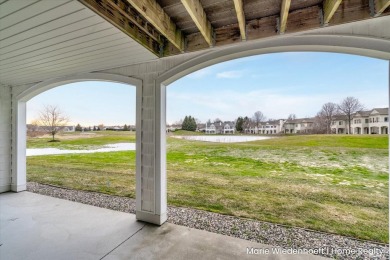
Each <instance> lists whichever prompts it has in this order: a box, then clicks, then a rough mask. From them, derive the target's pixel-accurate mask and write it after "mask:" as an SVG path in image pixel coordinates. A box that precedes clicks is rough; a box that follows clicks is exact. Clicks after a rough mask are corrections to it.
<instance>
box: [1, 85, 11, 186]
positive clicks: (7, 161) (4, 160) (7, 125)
mask: <svg viewBox="0 0 390 260" xmlns="http://www.w3.org/2000/svg"><path fill="white" fill-rule="evenodd" d="M11 97H12V94H11V87H10V86H0V193H1V192H6V191H9V190H11V125H12V122H11V118H12V117H11V111H12V109H11V106H12V105H11V104H12V103H11Z"/></svg>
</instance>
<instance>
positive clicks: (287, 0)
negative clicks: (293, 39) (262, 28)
mask: <svg viewBox="0 0 390 260" xmlns="http://www.w3.org/2000/svg"><path fill="white" fill-rule="evenodd" d="M290 4H291V0H283V2H282V9H281V10H280V27H279V33H280V34H283V33H284V32H285V31H286V27H287V18H288V12H289V10H290Z"/></svg>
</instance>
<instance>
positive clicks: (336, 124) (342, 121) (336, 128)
mask: <svg viewBox="0 0 390 260" xmlns="http://www.w3.org/2000/svg"><path fill="white" fill-rule="evenodd" d="M347 121H348V120H347V116H345V115H336V116H334V118H333V121H332V123H331V125H330V129H331V130H332V134H347V133H348V123H347Z"/></svg>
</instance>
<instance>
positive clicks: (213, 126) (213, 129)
mask: <svg viewBox="0 0 390 260" xmlns="http://www.w3.org/2000/svg"><path fill="white" fill-rule="evenodd" d="M235 132H236V124H235V123H234V122H233V121H225V122H222V121H218V122H214V123H206V126H205V133H206V134H234V133H235Z"/></svg>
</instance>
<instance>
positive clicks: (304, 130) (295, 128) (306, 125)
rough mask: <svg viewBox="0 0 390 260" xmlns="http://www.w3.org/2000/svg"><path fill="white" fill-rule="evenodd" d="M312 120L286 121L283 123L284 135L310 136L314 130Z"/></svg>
mask: <svg viewBox="0 0 390 260" xmlns="http://www.w3.org/2000/svg"><path fill="white" fill-rule="evenodd" d="M314 121H315V119H314V118H297V119H288V120H286V121H285V122H284V125H283V130H282V132H284V133H285V134H310V133H312V132H313V129H314Z"/></svg>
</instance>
